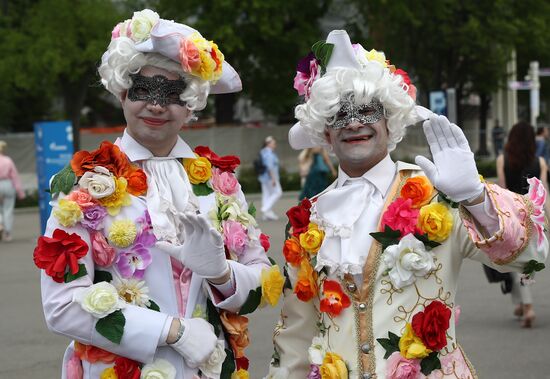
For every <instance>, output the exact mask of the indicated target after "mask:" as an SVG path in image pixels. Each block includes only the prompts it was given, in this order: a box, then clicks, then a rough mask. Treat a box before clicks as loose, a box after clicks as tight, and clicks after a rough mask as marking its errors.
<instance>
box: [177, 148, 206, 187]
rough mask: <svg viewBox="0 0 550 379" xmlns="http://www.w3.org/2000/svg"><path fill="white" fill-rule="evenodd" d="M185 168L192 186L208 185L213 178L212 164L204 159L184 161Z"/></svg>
mask: <svg viewBox="0 0 550 379" xmlns="http://www.w3.org/2000/svg"><path fill="white" fill-rule="evenodd" d="M183 166H184V167H185V171H186V172H187V175H188V176H189V181H190V182H191V183H192V184H200V183H206V182H207V181H208V179H210V178H211V177H212V164H211V163H210V161H209V160H208V159H206V158H204V157H199V156H198V155H197V158H196V159H192V158H188V159H184V161H183Z"/></svg>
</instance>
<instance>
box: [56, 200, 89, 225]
mask: <svg viewBox="0 0 550 379" xmlns="http://www.w3.org/2000/svg"><path fill="white" fill-rule="evenodd" d="M53 215H54V216H55V218H57V221H59V223H60V224H61V225H63V226H65V227H67V228H70V227H71V226H74V225H75V224H76V223H77V222H78V221H80V220H82V211H81V210H80V207H79V206H78V204H77V203H76V202H75V201H72V200H67V199H61V200H59V205H58V206H57V208H56V209H55V210H54V211H53Z"/></svg>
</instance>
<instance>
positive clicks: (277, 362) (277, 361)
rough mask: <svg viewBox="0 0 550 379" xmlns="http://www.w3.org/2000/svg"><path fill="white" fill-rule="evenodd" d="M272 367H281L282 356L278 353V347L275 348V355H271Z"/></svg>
mask: <svg viewBox="0 0 550 379" xmlns="http://www.w3.org/2000/svg"><path fill="white" fill-rule="evenodd" d="M271 365H272V366H273V367H280V366H281V354H279V351H277V347H275V348H273V354H272V355H271Z"/></svg>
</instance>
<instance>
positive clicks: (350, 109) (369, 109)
mask: <svg viewBox="0 0 550 379" xmlns="http://www.w3.org/2000/svg"><path fill="white" fill-rule="evenodd" d="M382 118H384V107H383V106H382V103H380V102H379V101H378V100H375V99H372V100H371V101H370V102H369V103H368V104H361V105H356V104H355V95H354V94H353V92H350V93H347V94H345V95H343V96H342V99H341V100H340V110H339V111H338V112H337V113H336V114H335V115H334V116H332V117H331V118H330V119H329V120H328V124H327V126H328V127H329V128H332V129H342V128H345V127H346V126H348V125H349V124H351V123H352V122H354V121H357V122H359V123H360V124H362V125H367V124H374V123H377V122H378V121H380V120H381V119H382Z"/></svg>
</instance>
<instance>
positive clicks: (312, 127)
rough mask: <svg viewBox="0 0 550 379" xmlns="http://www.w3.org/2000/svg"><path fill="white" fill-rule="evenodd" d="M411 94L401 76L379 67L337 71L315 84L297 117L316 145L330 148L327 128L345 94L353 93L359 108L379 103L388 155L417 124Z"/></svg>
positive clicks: (374, 65) (374, 64)
mask: <svg viewBox="0 0 550 379" xmlns="http://www.w3.org/2000/svg"><path fill="white" fill-rule="evenodd" d="M407 90H408V86H407V85H406V84H405V83H404V82H403V79H402V77H401V76H399V75H393V74H391V73H390V71H389V70H388V69H385V68H384V67H382V65H380V64H378V63H374V62H373V63H370V64H368V65H366V66H363V67H362V68H361V69H353V68H335V69H332V70H330V71H328V72H327V73H326V74H325V75H324V76H322V77H320V78H319V79H317V80H315V82H314V83H313V85H312V87H311V95H310V97H309V99H308V101H307V102H306V103H304V104H300V105H298V106H296V108H295V116H296V118H297V119H298V120H299V121H300V123H301V124H302V126H303V127H304V128H305V129H306V130H307V132H308V133H309V134H310V136H311V139H312V140H313V141H314V142H315V143H317V144H319V145H322V146H327V145H328V143H327V141H326V139H325V128H326V127H327V126H328V125H329V121H328V120H330V118H331V117H333V116H334V115H335V114H336V113H337V112H338V110H339V109H340V99H341V98H342V96H343V95H344V94H347V93H349V92H353V94H354V96H355V103H356V104H357V105H360V104H368V103H369V102H370V101H371V100H372V99H376V100H378V101H380V102H381V103H382V105H383V106H384V117H385V119H386V125H387V128H388V151H392V150H394V149H395V147H396V145H397V143H399V142H400V141H401V140H402V139H403V137H404V136H405V127H406V126H407V125H411V124H413V123H415V121H416V112H415V108H414V107H415V102H414V100H413V99H412V98H411V97H410V96H409V95H408V94H407Z"/></svg>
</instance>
